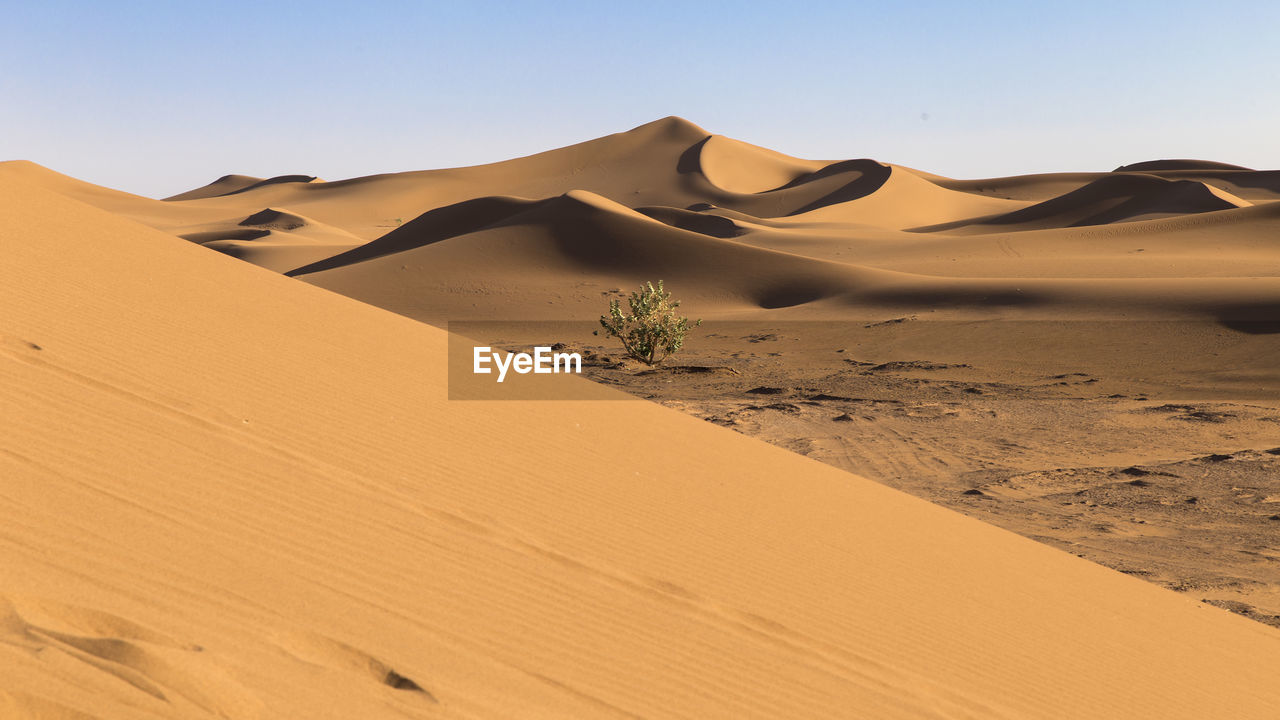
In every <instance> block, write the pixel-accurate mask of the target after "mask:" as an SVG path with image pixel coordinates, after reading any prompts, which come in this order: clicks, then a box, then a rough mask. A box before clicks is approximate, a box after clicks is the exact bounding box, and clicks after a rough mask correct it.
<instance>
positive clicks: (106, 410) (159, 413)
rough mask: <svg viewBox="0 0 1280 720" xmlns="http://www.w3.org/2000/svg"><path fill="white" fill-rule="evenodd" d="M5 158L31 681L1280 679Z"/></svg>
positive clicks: (675, 424) (160, 709)
mask: <svg viewBox="0 0 1280 720" xmlns="http://www.w3.org/2000/svg"><path fill="white" fill-rule="evenodd" d="M0 183H2V185H0V189H3V194H4V197H5V198H6V201H5V202H4V203H0V233H3V236H2V237H3V242H0V248H3V251H2V252H3V254H4V260H5V261H4V262H3V263H0V273H3V278H0V279H2V280H3V281H2V282H0V303H3V306H4V307H5V308H6V309H7V310H8V312H6V313H5V320H4V323H5V325H4V327H3V328H0V333H2V335H3V340H2V341H0V342H2V343H3V349H2V350H0V353H2V355H3V358H2V361H0V403H2V404H3V408H4V409H3V412H0V423H2V424H3V432H0V438H3V440H0V477H4V478H6V480H5V481H4V484H3V492H4V495H5V498H6V502H5V503H4V504H3V505H0V512H2V513H3V514H4V518H3V523H0V527H2V528H3V530H2V531H0V543H3V544H4V546H5V550H4V556H5V558H6V560H5V568H6V582H5V585H4V588H3V589H2V590H0V594H2V595H3V602H0V668H3V672H0V709H3V711H4V712H5V713H6V716H7V717H16V718H54V717H58V718H103V719H114V718H130V719H132V718H161V717H164V718H170V717H172V718H203V717H226V718H269V717H309V718H328V717H333V718H350V717H362V718H377V717H424V718H425V717H473V718H475V717H513V716H519V717H614V716H633V717H637V716H639V717H703V718H712V717H732V718H744V717H762V718H776V717H814V718H817V717H848V716H849V713H850V712H851V711H856V712H857V713H859V714H862V715H866V716H870V717H878V718H899V717H901V718H908V717H910V718H917V717H992V718H996V717H1003V718H1055V717H1161V718H1203V717H1213V716H1221V715H1228V716H1230V717H1233V718H1271V717H1273V716H1274V710H1275V708H1276V707H1280V690H1277V689H1276V685H1275V683H1273V682H1272V678H1274V676H1275V675H1276V674H1277V673H1278V672H1280V636H1278V635H1277V633H1276V632H1275V631H1274V630H1272V629H1270V628H1266V627H1263V626H1261V625H1258V624H1256V623H1252V622H1250V621H1247V620H1244V619H1242V618H1239V617H1236V616H1232V615H1230V614H1228V613H1226V612H1224V611H1222V610H1218V609H1215V608H1209V607H1206V606H1203V605H1199V604H1197V603H1195V602H1193V601H1191V600H1190V599H1187V598H1183V597H1180V596H1178V595H1175V594H1173V593H1170V592H1168V591H1165V590H1161V589H1159V588H1156V587H1154V586H1151V585H1148V584H1146V583H1143V582H1141V581H1139V580H1136V579H1134V578H1131V577H1127V576H1124V575H1121V574H1118V573H1114V572H1112V571H1109V570H1106V569H1103V568H1101V567H1098V566H1096V565H1093V564H1091V563H1088V562H1085V561H1083V560H1080V559H1078V558H1075V557H1072V556H1070V555H1068V554H1065V553H1061V552H1058V551H1055V550H1052V549H1050V548H1048V547H1046V546H1044V545H1040V544H1037V543H1034V542H1031V541H1028V540H1025V539H1023V538H1020V537H1017V536H1014V535H1012V534H1010V533H1007V532H1004V531H1001V530H997V529H994V528H992V527H990V526H987V525H983V524H981V523H979V522H976V521H974V520H972V519H969V518H966V517H963V516H961V515H959V514H956V513H953V512H950V511H946V510H943V509H940V508H938V507H936V506H932V505H929V504H928V503H925V502H923V501H920V500H917V499H914V498H911V497H909V496H906V495H903V494H900V493H898V492H895V491H892V490H889V489H887V488H885V487H883V486H880V485H877V484H875V483H871V482H868V481H865V480H862V479H860V478H857V477H855V476H851V475H848V474H846V473H843V472H840V471H837V470H835V469H832V468H830V467H827V466H824V465H820V464H817V463H814V462H811V461H807V460H805V459H803V458H800V457H797V456H795V455H793V454H791V453H788V452H785V451H783V450H780V449H777V448H772V447H769V446H766V445H763V444H761V443H758V442H756V441H753V440H751V439H749V438H746V437H743V436H741V435H738V434H735V433H732V432H729V431H727V430H724V429H721V428H717V427H714V426H712V425H710V424H708V423H705V422H702V421H700V420H696V419H694V418H689V417H686V416H683V415H680V414H678V413H675V412H672V411H670V410H666V409H663V408H660V407H657V406H655V405H651V404H647V403H637V402H617V403H611V402H580V403H574V402H567V403H503V404H502V406H501V408H500V410H499V411H495V409H494V408H495V406H494V405H492V404H489V403H470V404H469V403H458V402H449V401H447V400H445V399H444V395H445V381H446V379H445V377H444V375H443V372H442V368H443V367H444V345H445V335H444V333H442V332H441V331H439V330H436V329H434V328H431V327H428V326H425V325H422V324H418V323H415V322H412V321H410V320H407V319H404V318H400V317H397V316H395V315H393V314H390V313H386V312H384V311H381V310H377V309H374V308H370V307H368V306H366V305H362V304H360V303H357V302H354V301H352V300H349V299H347V298H342V297H339V296H336V295H334V294H331V293H327V292H324V291H321V290H319V289H315V288H312V287H309V286H307V285H306V284H304V283H299V282H297V281H295V280H291V279H288V278H284V277H280V276H278V275H273V274H271V273H267V272H263V271H261V270H258V269H255V268H252V267H249V266H248V265H247V264H243V263H236V262H234V261H232V260H230V259H228V258H224V257H221V256H219V255H217V254H213V253H209V252H207V251H206V250H205V249H203V248H200V247H197V246H195V245H193V244H190V243H184V242H182V241H179V240H177V239H175V238H174V237H172V236H171V235H166V234H164V233H160V232H158V231H153V230H150V229H148V228H146V227H143V226H142V225H139V224H136V223H133V222H130V221H126V220H122V219H119V218H117V217H113V216H111V215H109V214H107V213H104V212H102V211H99V210H96V209H93V208H91V207H88V206H86V205H84V204H81V203H79V202H76V201H72V200H69V199H66V198H64V197H61V196H59V195H57V194H56V193H53V192H50V191H46V190H43V189H41V188H39V187H36V186H35V185H34V184H33V183H30V182H26V181H23V180H21V179H14V178H12V177H9V178H5V179H3V180H0ZM570 209H572V210H573V211H574V212H577V213H578V215H577V216H576V217H586V218H591V217H592V216H593V215H594V216H597V217H605V218H608V219H609V220H610V221H611V222H614V223H616V224H617V225H618V226H620V227H623V228H625V229H630V228H637V227H643V228H648V229H651V230H653V231H656V232H657V234H658V236H659V238H661V237H668V238H670V242H672V243H675V242H677V241H679V242H682V243H689V244H694V247H695V248H701V249H697V250H696V251H695V253H708V255H707V257H708V258H711V257H713V256H714V254H715V253H718V252H720V251H719V250H715V249H713V248H719V247H721V246H722V245H723V244H725V243H727V242H729V241H725V240H719V239H715V238H710V237H708V236H706V235H702V234H698V233H688V232H685V231H680V230H677V229H672V228H668V227H667V226H665V225H663V224H661V223H658V222H657V221H654V220H652V219H649V218H646V217H643V216H638V215H635V214H634V213H632V214H627V212H624V211H623V210H620V209H618V207H616V206H615V205H613V204H611V203H610V202H609V201H605V200H602V199H600V198H598V197H595V196H591V195H586V194H581V193H574V194H571V195H570V196H568V197H565V198H561V199H559V200H557V201H555V202H551V203H546V204H539V205H537V206H531V209H530V210H529V211H528V212H529V213H541V214H543V215H546V216H549V217H547V218H546V220H547V221H548V222H551V221H558V220H560V219H565V218H567V217H569V216H572V215H573V213H572V212H570ZM501 230H502V228H498V229H494V230H491V231H486V232H499V231H501ZM481 234H483V233H476V234H475V235H481ZM15 238H21V239H22V240H23V241H21V242H17V241H14V239H15ZM456 239H465V236H464V237H463V238H456ZM453 242H454V240H452V239H451V240H445V241H441V242H436V243H433V244H430V245H425V246H421V247H419V248H417V249H416V250H414V251H409V252H416V251H423V250H430V249H432V248H442V247H446V246H448V245H450V244H451V243H453ZM548 242H551V243H554V242H557V241H554V240H549V241H548ZM659 242H662V240H661V239H659ZM696 243H702V244H701V245H698V244H696ZM696 256H697V255H696V254H695V257H696ZM770 257H771V258H772V257H773V255H770ZM68 258H75V259H76V262H71V263H69V262H67V259H68ZM588 260H590V258H588ZM367 262H368V261H366V263H367ZM366 263H358V264H356V265H355V266H356V267H358V266H359V265H361V264H366ZM139 267H147V268H148V269H149V272H148V273H147V274H146V275H145V276H143V275H140V274H139V273H137V272H136V270H137V268H139ZM646 269H652V268H646ZM623 437H625V438H628V442H625V443H619V442H617V440H618V439H619V438H623ZM659 448H660V449H661V450H662V453H663V457H664V461H663V462H662V463H660V464H655V463H654V462H653V459H654V454H653V453H654V452H655V451H656V449H659Z"/></svg>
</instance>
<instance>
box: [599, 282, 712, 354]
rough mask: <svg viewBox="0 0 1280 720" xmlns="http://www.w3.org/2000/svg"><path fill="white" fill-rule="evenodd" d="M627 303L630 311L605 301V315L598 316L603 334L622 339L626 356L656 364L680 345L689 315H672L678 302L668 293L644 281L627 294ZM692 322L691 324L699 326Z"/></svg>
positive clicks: (698, 323) (612, 302)
mask: <svg viewBox="0 0 1280 720" xmlns="http://www.w3.org/2000/svg"><path fill="white" fill-rule="evenodd" d="M627 304H628V305H629V306H630V307H631V312H630V313H629V314H628V313H624V312H622V303H621V302H619V301H618V300H610V301H609V314H608V315H601V316H600V326H601V327H603V328H604V331H605V334H607V335H609V336H611V337H616V338H618V339H619V340H621V341H622V349H623V350H625V351H626V353H627V355H630V356H631V357H633V358H635V359H636V360H639V361H640V362H642V363H645V364H646V365H657V364H658V363H660V362H662V361H663V360H665V359H666V358H667V356H669V355H671V354H673V353H675V352H677V351H678V350H680V348H681V347H682V346H683V345H684V336H685V333H687V332H688V331H689V328H690V327H691V325H690V324H689V318H687V317H680V316H677V315H676V308H678V307H680V302H679V301H678V300H677V301H672V299H671V293H669V292H666V291H665V290H663V288H662V281H661V280H659V281H658V286H657V287H654V286H653V283H651V282H647V283H645V284H643V285H641V286H640V291H639V292H633V293H631V297H630V299H628V300H627ZM701 324H702V321H701V320H695V321H693V325H692V327H697V326H698V325H701Z"/></svg>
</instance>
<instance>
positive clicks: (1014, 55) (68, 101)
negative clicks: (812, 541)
mask: <svg viewBox="0 0 1280 720" xmlns="http://www.w3.org/2000/svg"><path fill="white" fill-rule="evenodd" d="M0 9H2V10H3V11H4V17H5V22H4V23H3V24H0V97H3V98H4V101H3V102H2V103H0V160H12V159H25V160H32V161H34V162H37V163H40V164H41V165H45V166H47V167H50V168H52V169H54V170H57V171H58V172H62V173H66V174H68V175H72V176H74V177H77V178H80V179H83V180H87V181H90V182H94V183H98V184H102V185H107V186H109V187H113V188H117V189H121V190H127V191H129V192H135V193H139V194H143V195H149V196H153V197H163V196H167V195H171V194H175V193H178V192H182V191H184V190H187V189H190V188H193V187H197V186H200V185H203V184H205V183H208V182H210V181H212V180H214V179H215V178H217V177H219V176H221V175H226V174H229V173H242V174H248V175H258V176H263V177H267V176H272V175H282V174H294V173H302V174H308V175H318V176H320V177H322V178H325V179H328V180H335V179H341V178H346V177H356V176H361V175H369V174H374V173H380V172H397V171H404V170H424V169H430V168H438V167H454V166H460V165H474V164H480V163H486V162H494V161H497V160H503V159H507V158H510V157H517V156H521V155H528V154H531V153H535V152H541V151H543V150H549V149H552V148H555V147H560V146H564V145H569V144H572V143H575V142H581V141H584V140H589V139H591V138H594V137H599V136H602V135H607V134H609V133H614V132H620V131H623V130H627V129H629V128H632V127H635V126H637V125H641V124H643V123H646V122H649V121H651V120H655V119H657V118H660V117H663V116H666V115H679V116H681V117H684V118H686V119H688V120H691V121H692V122H695V123H697V124H699V125H701V126H702V127H704V128H706V129H707V130H708V132H712V133H719V134H723V135H728V136H731V137H735V138H738V139H740V140H744V141H746V142H750V143H754V144H757V145H763V146H765V147H769V148H772V149H775V150H778V151H781V152H785V153H788V154H791V155H796V156H799V157H804V158H815V159H843V158H855V157H872V158H875V159H877V160H881V161H884V162H893V163H898V164H903V165H908V166H912V167H916V168H919V169H921V170H925V171H928V172H933V173H938V174H942V175H948V176H952V177H991V176H1000V175H1012V174H1022V173H1030V172H1054V171H1077V170H1111V169H1113V168H1115V167H1116V166H1118V165H1122V164H1128V163H1133V162H1140V161H1143V160H1152V159H1157V158H1171V157H1189V158H1199V159H1207V160H1218V161H1221V162H1229V163H1234V164H1239V165H1245V166H1248V167H1253V168H1258V169H1277V168H1280V142H1278V141H1277V140H1276V139H1275V134H1276V131H1275V127H1276V123H1277V120H1278V119H1280V93H1277V92H1276V91H1275V89H1274V88H1275V87H1276V86H1277V79H1278V78H1277V74H1278V71H1277V68H1280V43H1277V42H1276V37H1280V4H1276V3H1268V2H1224V3H1217V4H1212V5H1211V4H1208V3H1201V2H1182V1H1174V2H1164V3H1156V2H1147V1H1141V2H1129V3H1104V2H1071V3H1014V2H989V3H982V4H976V3H974V4H955V3H940V2H938V3H935V2H917V3H902V2H898V3H857V4H853V3H818V4H813V5H809V6H807V7H790V8H785V9H784V8H781V7H780V6H776V5H765V4H757V3H750V2H741V3H716V2H710V3H699V4H696V5H691V4H684V3H674V2H654V3H647V4H634V5H630V6H622V5H615V4H599V3H581V2H576V3H575V2H556V3H545V4H543V3H505V4H504V3H492V2H471V3H429V2H376V1H375V2H369V3H365V4H363V5H362V6H360V7H358V8H357V7H352V6H349V4H347V3H338V2H330V1H328V0H322V1H316V2H269V1H268V2H246V1H244V0H228V1H226V2H221V3H207V2H200V3H195V2H184V1H160V0H140V1H138V2H132V3H129V4H128V5H127V6H123V5H122V4H111V5H106V4H102V3H96V2H59V1H57V0H54V1H51V2H44V3H19V2H14V1H12V0H0Z"/></svg>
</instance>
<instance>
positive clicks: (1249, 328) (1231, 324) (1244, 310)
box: [1216, 302, 1280, 335]
mask: <svg viewBox="0 0 1280 720" xmlns="http://www.w3.org/2000/svg"><path fill="white" fill-rule="evenodd" d="M1216 315H1217V318H1218V323H1219V324H1220V325H1222V326H1223V327H1226V328H1230V329H1232V330H1235V331H1237V332H1242V333H1245V334H1247V335H1275V334H1277V333H1280V304H1277V303H1266V302H1263V303H1257V304H1239V305H1228V306H1224V307H1221V308H1218V311H1217V312H1216Z"/></svg>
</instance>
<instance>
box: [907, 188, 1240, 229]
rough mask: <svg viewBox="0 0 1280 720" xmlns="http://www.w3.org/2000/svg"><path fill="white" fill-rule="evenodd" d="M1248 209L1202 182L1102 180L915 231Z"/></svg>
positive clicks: (1040, 225)
mask: <svg viewBox="0 0 1280 720" xmlns="http://www.w3.org/2000/svg"><path fill="white" fill-rule="evenodd" d="M1252 204H1253V203H1251V202H1249V201H1248V200H1244V199H1242V198H1239V197H1236V196H1235V195H1233V194H1231V193H1229V192H1227V191H1225V190H1222V189H1220V188H1216V187H1214V186H1212V185H1207V184H1205V183H1203V182H1196V181H1192V180H1165V179H1163V178H1159V177H1156V176H1154V175H1144V174H1134V175H1128V174H1121V175H1106V176H1103V177H1101V178H1099V179H1097V180H1094V181H1092V182H1089V183H1088V184H1086V185H1084V186H1083V187H1080V188H1077V189H1075V190H1072V191H1070V192H1068V193H1065V194H1063V195H1060V196H1058V197H1055V198H1052V199H1050V200H1045V201H1044V202H1040V203H1037V204H1035V205H1032V206H1030V207H1026V208H1022V209H1020V210H1015V211H1013V212H1010V213H1006V214H1004V215H999V216H996V217H989V218H983V219H981V220H979V221H977V222H976V223H966V222H964V221H960V222H958V223H947V224H945V225H941V226H936V227H933V228H919V230H921V231H926V232H927V231H930V230H944V229H952V228H955V227H962V226H964V225H969V224H975V225H981V226H983V229H984V230H986V231H987V232H990V231H991V230H992V229H993V226H1017V227H1019V228H1024V229H1045V228H1066V227H1081V226H1084V225H1105V224H1108V223H1114V222H1128V221H1133V220H1151V219H1155V218H1160V217H1170V216H1176V215H1192V214H1196V213H1202V212H1213V211H1215V210H1233V209H1236V208H1241V207H1248V206H1250V205H1252Z"/></svg>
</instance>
